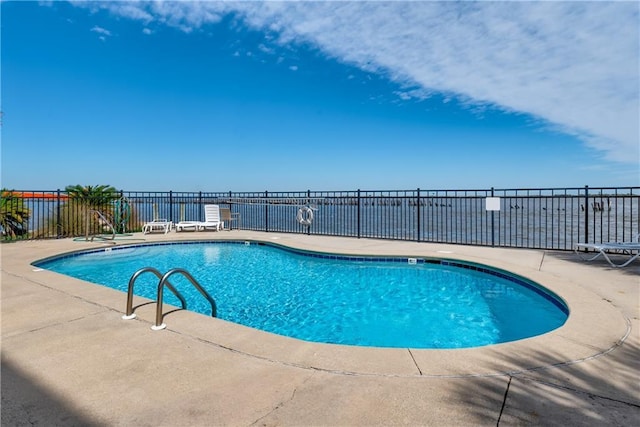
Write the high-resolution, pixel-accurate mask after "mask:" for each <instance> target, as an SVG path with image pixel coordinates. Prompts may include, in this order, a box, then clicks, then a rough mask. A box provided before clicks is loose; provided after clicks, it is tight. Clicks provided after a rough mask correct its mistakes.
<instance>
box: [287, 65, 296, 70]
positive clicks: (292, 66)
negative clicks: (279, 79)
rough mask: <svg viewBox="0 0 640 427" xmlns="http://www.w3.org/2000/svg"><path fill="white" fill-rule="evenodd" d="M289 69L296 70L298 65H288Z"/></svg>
mask: <svg viewBox="0 0 640 427" xmlns="http://www.w3.org/2000/svg"><path fill="white" fill-rule="evenodd" d="M289 69H290V70H291V71H298V66H297V65H291V66H290V67H289Z"/></svg>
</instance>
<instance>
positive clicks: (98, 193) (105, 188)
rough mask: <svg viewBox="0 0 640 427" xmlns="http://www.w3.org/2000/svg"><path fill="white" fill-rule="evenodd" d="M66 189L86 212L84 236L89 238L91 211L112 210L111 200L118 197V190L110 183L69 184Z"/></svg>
mask: <svg viewBox="0 0 640 427" xmlns="http://www.w3.org/2000/svg"><path fill="white" fill-rule="evenodd" d="M65 191H66V192H67V194H68V195H69V198H70V199H71V200H73V201H75V202H76V203H78V205H79V207H80V209H81V210H82V211H83V212H84V219H85V227H84V237H85V239H87V240H88V239H89V218H90V213H91V211H95V210H105V209H107V210H109V211H110V209H111V206H110V204H111V202H112V201H113V200H115V199H117V198H118V190H116V189H115V188H114V187H111V186H109V185H96V186H91V185H86V186H82V185H68V186H67V187H66V188H65ZM103 213H110V212H103Z"/></svg>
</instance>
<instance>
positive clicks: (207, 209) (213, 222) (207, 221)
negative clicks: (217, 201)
mask: <svg viewBox="0 0 640 427" xmlns="http://www.w3.org/2000/svg"><path fill="white" fill-rule="evenodd" d="M223 227H224V222H223V221H222V219H221V218H220V206H218V205H204V222H201V223H198V230H199V231H204V230H207V229H209V228H212V229H214V230H216V231H220V230H222V228H223Z"/></svg>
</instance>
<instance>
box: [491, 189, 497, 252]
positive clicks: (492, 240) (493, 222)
mask: <svg viewBox="0 0 640 427" xmlns="http://www.w3.org/2000/svg"><path fill="white" fill-rule="evenodd" d="M491 197H494V190H493V187H491ZM495 234H496V229H495V211H493V210H492V211H491V247H494V246H495V245H496V236H495Z"/></svg>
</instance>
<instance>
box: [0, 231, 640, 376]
mask: <svg viewBox="0 0 640 427" xmlns="http://www.w3.org/2000/svg"><path fill="white" fill-rule="evenodd" d="M240 236H245V237H242V238H246V239H247V240H252V241H255V242H264V243H271V244H273V243H277V244H278V245H282V246H286V247H291V248H294V249H297V250H302V251H316V252H323V253H327V252H329V253H339V254H342V255H345V254H360V255H363V256H364V255H369V256H376V255H387V256H408V257H416V256H418V257H430V258H433V257H439V256H440V255H438V252H439V251H438V250H437V248H438V246H436V245H430V244H424V243H420V244H412V243H410V244H406V242H399V243H397V244H396V242H379V241H373V242H372V241H368V240H358V239H346V238H345V239H340V238H326V237H319V238H316V236H300V235H275V234H273V233H252V232H244V233H243V234H240V233H238V234H236V233H234V235H233V236H230V235H225V234H224V233H206V236H205V235H203V236H202V238H197V239H194V238H193V237H194V236H193V234H191V235H189V236H182V235H179V234H177V233H176V234H174V235H170V236H169V237H170V240H180V241H188V240H197V241H203V240H238V238H239V237H240ZM198 237H200V236H198ZM274 238H275V239H274ZM149 240H152V241H153V240H157V241H167V242H168V241H169V240H168V239H167V238H164V239H163V238H161V237H160V238H155V236H153V237H150V238H148V241H149ZM42 243H46V244H45V245H43V244H42ZM53 243H56V242H40V245H39V246H41V247H44V246H46V247H47V250H43V251H32V252H31V253H30V254H29V257H27V258H28V259H25V261H28V262H27V263H26V267H27V268H24V267H25V264H23V268H21V269H18V270H22V273H18V274H24V276H25V278H28V279H29V280H32V281H35V282H37V283H43V284H44V283H46V284H47V286H50V287H54V288H55V289H58V290H60V291H62V292H66V293H68V294H71V295H74V296H75V297H77V298H81V299H84V300H86V301H90V302H92V303H94V304H98V305H101V306H104V307H107V308H109V309H110V310H113V318H114V325H113V326H114V327H118V326H119V324H118V323H117V322H124V321H123V320H120V315H121V314H122V312H123V311H124V306H125V299H126V296H124V295H123V294H122V292H119V291H115V290H112V289H109V288H105V287H103V286H100V285H93V284H88V282H84V281H81V280H77V279H72V278H68V277H67V276H64V277H65V280H63V281H61V280H60V277H61V275H58V274H57V273H53V272H49V271H34V270H37V269H35V268H33V266H31V265H30V263H31V262H35V260H39V259H43V258H47V257H51V256H54V255H60V254H63V253H70V252H75V251H80V250H86V249H89V248H90V247H96V248H98V247H104V246H103V245H100V244H93V245H85V244H81V245H82V247H77V246H74V244H73V243H72V244H68V242H60V241H58V242H57V243H58V245H57V246H56V245H54V244H53ZM75 245H78V243H77V242H76V243H75ZM434 249H435V250H434ZM5 252H6V251H5ZM476 252H482V256H478V254H477V253H476ZM490 252H491V250H490V249H489V250H487V248H480V249H479V248H471V249H469V250H467V251H460V253H456V254H455V256H452V255H451V254H447V258H448V259H455V260H460V261H464V262H472V263H478V264H482V265H486V266H488V267H491V268H496V269H501V270H505V271H509V272H513V273H515V274H516V275H518V276H521V277H523V278H525V279H527V280H531V281H533V282H534V283H539V284H541V285H542V286H544V287H545V288H547V289H549V290H550V291H551V292H553V293H554V294H555V295H557V296H558V297H560V298H561V299H562V301H563V302H564V303H565V304H566V305H567V306H568V308H569V310H570V316H569V318H568V319H567V321H566V322H565V324H564V325H563V326H562V327H560V328H558V329H556V330H553V331H551V332H549V333H546V334H544V335H540V336H537V337H532V338H528V339H524V340H520V341H515V342H509V343H503V344H495V345H490V346H486V347H477V348H468V349H452V350H426V349H394V348H372V347H355V346H343V345H333V344H321V343H311V342H306V341H300V340H297V339H294V338H288V337H283V336H279V335H275V334H271V333H268V332H264V331H259V330H256V329H253V328H249V327H245V326H242V325H238V324H234V323H231V322H227V321H224V320H220V319H212V318H210V317H208V316H204V315H200V314H197V313H192V312H188V311H176V312H173V313H171V314H169V315H168V316H166V317H165V321H166V323H167V325H168V327H167V330H166V331H164V332H152V331H150V329H149V326H150V325H151V324H153V323H154V320H155V305H154V304H147V305H142V306H139V305H140V303H141V301H142V300H143V299H141V298H136V300H134V305H136V306H138V308H137V309H136V314H137V315H138V317H137V319H136V320H135V321H133V322H134V324H135V327H136V328H139V329H140V331H139V332H140V333H141V334H146V333H154V334H162V333H165V334H179V335H181V336H182V337H185V336H186V337H190V338H191V339H194V340H198V341H200V342H205V343H208V344H210V345H212V346H215V347H219V348H224V349H228V350H229V351H233V352H236V353H238V354H242V355H246V356H247V357H254V358H259V359H263V360H268V361H272V362H274V363H281V364H286V365H290V366H296V367H300V368H304V369H314V370H321V371H326V372H333V373H340V374H347V375H378V376H401V377H424V376H433V377H467V376H490V375H505V374H515V373H519V372H524V371H530V370H536V369H545V368H549V367H553V366H562V365H566V364H572V363H578V362H580V361H583V360H587V359H590V358H594V357H598V356H600V355H603V354H606V353H607V352H609V351H611V350H612V349H614V348H615V347H616V346H618V345H619V344H620V343H621V342H623V341H624V340H625V338H626V336H627V335H628V333H629V328H630V326H629V322H628V320H627V319H625V317H624V316H623V315H622V313H621V312H620V311H618V310H617V309H616V308H615V307H614V306H613V305H611V304H610V303H608V302H607V301H605V300H603V299H602V298H601V297H599V296H597V295H595V294H594V293H592V292H590V291H589V290H587V289H585V288H583V287H581V286H580V285H579V277H577V276H576V275H575V268H574V267H575V266H574V265H569V266H568V267H572V268H571V269H568V270H567V273H568V274H567V275H566V276H565V275H563V276H562V277H559V276H558V275H557V274H551V273H547V272H544V271H540V269H536V268H535V267H536V266H539V265H540V264H539V261H538V260H537V259H535V260H534V259H532V260H527V259H525V260H523V262H518V263H514V262H513V260H510V261H505V260H504V259H503V258H501V257H500V254H502V253H503V252H500V251H498V252H499V253H497V255H498V256H494V257H493V258H491V254H490ZM536 253H539V252H536V251H526V253H525V252H518V253H517V255H518V256H520V257H522V256H523V255H527V256H528V254H530V255H531V256H533V257H534V258H535V254H536ZM487 254H489V256H488V255H487ZM168 310H169V308H165V313H166V312H167V311H168ZM130 322H131V321H130ZM120 325H121V324H120ZM168 340H170V338H168Z"/></svg>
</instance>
